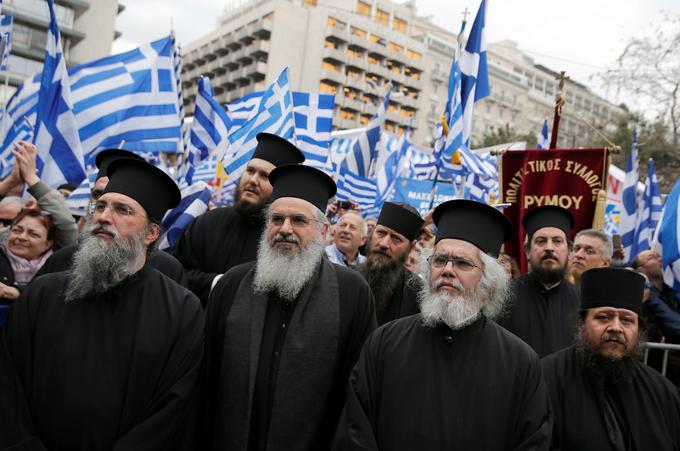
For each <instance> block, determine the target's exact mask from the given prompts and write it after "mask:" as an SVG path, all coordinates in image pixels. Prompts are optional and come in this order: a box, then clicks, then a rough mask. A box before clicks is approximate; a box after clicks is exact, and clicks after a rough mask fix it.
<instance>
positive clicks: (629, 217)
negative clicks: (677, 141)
mask: <svg viewBox="0 0 680 451" xmlns="http://www.w3.org/2000/svg"><path fill="white" fill-rule="evenodd" d="M637 183H638V149H637V131H636V130H635V129H633V144H632V146H631V149H630V155H629V156H628V162H627V163H626V176H625V178H624V179H623V191H622V194H621V200H622V208H621V217H620V219H619V233H620V234H621V245H622V246H623V250H624V253H625V259H626V261H627V262H630V261H632V259H633V258H634V257H635V256H636V255H637V253H638V249H637V241H636V239H635V229H636V225H637V211H638V208H637V207H638V205H637Z"/></svg>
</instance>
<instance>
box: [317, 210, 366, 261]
mask: <svg viewBox="0 0 680 451" xmlns="http://www.w3.org/2000/svg"><path fill="white" fill-rule="evenodd" d="M367 236H368V225H367V224H366V221H364V218H362V217H361V215H360V214H359V212H358V211H356V210H348V211H346V212H345V213H343V214H342V216H340V219H339V220H338V222H337V224H335V235H334V237H333V244H330V245H328V246H327V247H326V256H327V257H328V259H329V260H330V261H331V263H335V264H336V265H340V266H347V267H348V268H356V267H357V265H360V264H362V263H363V262H365V261H366V257H364V256H363V255H361V253H359V248H360V247H361V246H362V245H363V244H364V243H365V242H366V237H367Z"/></svg>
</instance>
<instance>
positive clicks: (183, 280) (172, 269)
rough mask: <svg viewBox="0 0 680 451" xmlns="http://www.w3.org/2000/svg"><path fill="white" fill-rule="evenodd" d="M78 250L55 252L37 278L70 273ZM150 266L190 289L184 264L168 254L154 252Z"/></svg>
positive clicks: (75, 247)
mask: <svg viewBox="0 0 680 451" xmlns="http://www.w3.org/2000/svg"><path fill="white" fill-rule="evenodd" d="M77 250H78V245H77V244H74V245H73V246H66V247H63V248H61V249H59V250H58V251H56V252H54V253H53V254H52V255H50V257H49V258H48V259H47V260H46V261H45V264H44V265H42V267H41V268H40V270H39V271H38V274H37V275H36V276H42V275H43V274H51V273H53V272H61V271H68V270H69V269H71V265H73V255H74V254H75V253H76V251H77ZM148 262H149V263H148V264H149V266H150V267H152V268H154V269H155V270H157V271H159V272H160V273H162V274H165V275H166V276H168V277H169V278H171V279H172V280H174V281H175V282H177V283H178V284H180V285H182V286H183V287H185V288H189V282H188V280H187V275H186V271H185V270H184V267H183V266H182V264H181V263H180V262H179V260H177V259H176V258H175V257H173V256H172V255H170V254H168V253H167V252H164V251H160V250H154V251H152V252H151V254H150V255H149V260H148Z"/></svg>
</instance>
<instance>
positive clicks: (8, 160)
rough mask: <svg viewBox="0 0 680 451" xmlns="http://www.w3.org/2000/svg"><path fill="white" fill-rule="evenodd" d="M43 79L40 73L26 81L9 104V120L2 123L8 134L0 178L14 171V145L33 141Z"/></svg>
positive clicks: (1, 150) (2, 150) (0, 155)
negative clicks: (41, 80)
mask: <svg viewBox="0 0 680 451" xmlns="http://www.w3.org/2000/svg"><path fill="white" fill-rule="evenodd" d="M41 78H42V74H41V73H38V74H35V75H34V76H33V77H31V78H29V79H27V80H25V81H24V82H23V83H22V84H21V85H20V86H19V87H18V88H17V90H16V91H14V94H13V95H12V97H11V98H10V99H9V101H8V102H7V108H6V109H7V118H6V119H5V120H4V121H2V123H3V125H4V126H5V128H6V132H5V133H3V138H2V146H0V161H1V162H2V164H3V166H2V171H1V174H0V177H3V178H4V177H6V176H7V175H9V173H10V172H11V171H12V166H13V165H14V155H12V149H13V148H14V144H16V143H17V142H19V141H23V140H25V141H33V132H34V127H35V120H36V116H37V105H38V93H39V91H40V79H41ZM3 114H4V112H3Z"/></svg>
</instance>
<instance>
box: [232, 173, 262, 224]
mask: <svg viewBox="0 0 680 451" xmlns="http://www.w3.org/2000/svg"><path fill="white" fill-rule="evenodd" d="M233 205H234V210H236V212H237V213H239V214H240V215H241V216H243V217H244V218H252V219H261V218H262V212H263V210H264V205H253V204H251V203H249V202H241V182H240V181H239V183H238V184H237V185H236V189H235V190H234V204H233Z"/></svg>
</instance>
